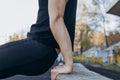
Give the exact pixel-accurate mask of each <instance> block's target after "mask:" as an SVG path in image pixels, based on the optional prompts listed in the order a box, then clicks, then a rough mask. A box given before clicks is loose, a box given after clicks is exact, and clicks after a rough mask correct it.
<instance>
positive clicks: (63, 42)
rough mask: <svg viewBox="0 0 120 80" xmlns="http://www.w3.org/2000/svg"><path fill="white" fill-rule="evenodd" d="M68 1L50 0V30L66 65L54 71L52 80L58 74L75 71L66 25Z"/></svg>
mask: <svg viewBox="0 0 120 80" xmlns="http://www.w3.org/2000/svg"><path fill="white" fill-rule="evenodd" d="M66 4H67V0H48V12H49V18H50V29H51V31H52V33H53V36H54V38H55V40H56V41H57V43H58V44H59V46H60V50H61V52H62V55H63V58H64V61H65V64H64V65H63V66H58V67H56V68H55V69H53V70H52V71H51V72H52V74H53V75H52V76H51V77H52V80H55V78H54V77H56V76H57V74H58V73H70V72H72V69H73V58H72V45H71V40H70V36H69V33H68V31H67V28H66V26H65V23H64V19H63V17H64V11H65V6H66Z"/></svg>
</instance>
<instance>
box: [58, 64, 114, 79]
mask: <svg viewBox="0 0 120 80" xmlns="http://www.w3.org/2000/svg"><path fill="white" fill-rule="evenodd" d="M57 80H112V79H109V78H106V77H104V76H102V75H100V74H98V73H95V72H93V71H90V70H88V69H87V68H85V67H84V66H83V65H82V64H79V63H75V64H74V69H73V73H72V74H60V75H58V77H57Z"/></svg>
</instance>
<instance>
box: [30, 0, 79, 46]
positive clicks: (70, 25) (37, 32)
mask: <svg viewBox="0 0 120 80" xmlns="http://www.w3.org/2000/svg"><path fill="white" fill-rule="evenodd" d="M76 7H77V0H68V2H67V4H66V8H65V14H64V22H65V25H66V27H67V30H68V32H69V35H70V38H71V43H72V48H73V44H74V33H75V20H76ZM28 36H29V37H31V38H33V39H35V40H37V41H39V42H41V43H43V44H45V45H47V46H50V47H53V48H59V46H58V43H57V42H56V40H55V39H54V37H53V35H52V33H51V30H50V25H49V15H48V0H39V11H38V17H37V21H36V23H35V24H33V25H32V26H31V30H30V32H28Z"/></svg>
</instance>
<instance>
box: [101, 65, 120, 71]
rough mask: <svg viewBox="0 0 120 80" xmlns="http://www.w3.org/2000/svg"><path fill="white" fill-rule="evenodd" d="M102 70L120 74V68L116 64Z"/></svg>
mask: <svg viewBox="0 0 120 80" xmlns="http://www.w3.org/2000/svg"><path fill="white" fill-rule="evenodd" d="M102 68H104V69H108V70H113V71H117V72H120V67H119V66H117V65H114V64H112V65H108V66H102Z"/></svg>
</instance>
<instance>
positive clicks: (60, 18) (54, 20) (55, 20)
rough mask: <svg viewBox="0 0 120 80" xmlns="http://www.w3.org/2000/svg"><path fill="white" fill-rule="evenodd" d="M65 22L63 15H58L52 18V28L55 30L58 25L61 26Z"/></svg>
mask: <svg viewBox="0 0 120 80" xmlns="http://www.w3.org/2000/svg"><path fill="white" fill-rule="evenodd" d="M63 21H64V20H63V16H61V15H56V16H53V17H50V27H51V28H53V27H55V26H56V25H60V24H61V22H63Z"/></svg>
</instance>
